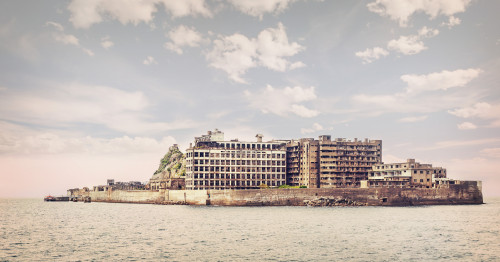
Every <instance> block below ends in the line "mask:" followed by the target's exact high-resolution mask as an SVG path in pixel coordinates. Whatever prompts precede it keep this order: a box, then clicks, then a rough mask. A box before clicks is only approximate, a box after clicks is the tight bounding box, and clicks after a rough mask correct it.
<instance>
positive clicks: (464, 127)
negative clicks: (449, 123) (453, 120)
mask: <svg viewBox="0 0 500 262" xmlns="http://www.w3.org/2000/svg"><path fill="white" fill-rule="evenodd" d="M457 127H458V129H460V130H471V129H476V128H477V126H476V125H474V124H473V123H471V122H463V123H461V124H458V125H457Z"/></svg>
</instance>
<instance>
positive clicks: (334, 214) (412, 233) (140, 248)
mask: <svg viewBox="0 0 500 262" xmlns="http://www.w3.org/2000/svg"><path fill="white" fill-rule="evenodd" d="M499 200H500V199H499ZM499 200H496V202H495V201H493V202H489V204H488V205H480V206H429V207H408V208H405V207H397V208H387V207H357V208H341V207H335V208H307V207H257V208H253V207H252V208H245V207H234V208H231V207H190V206H155V205H129V204H106V203H92V204H89V205H85V206H84V205H78V204H79V203H60V204H61V205H51V204H50V203H49V204H47V203H44V202H42V201H39V200H9V201H5V200H0V221H1V224H2V228H1V231H0V235H1V237H0V239H2V241H1V242H2V244H1V245H3V247H1V249H0V261H3V260H9V261H11V260H12V261H30V260H35V261H45V260H59V261H79V260H82V261H88V260H95V261H102V260H114V261H116V260H127V261H137V260H174V261H186V260H189V261H192V260H196V261H198V260H199V261H233V260H238V261H255V260H266V261H318V260H321V261H325V260H353V261H359V260H361V261H393V260H397V261H401V260H403V261H429V260H437V261H440V260H441V261H453V260H484V261H500V257H499V254H500V247H499V245H498V243H500V237H499V228H500V221H499V220H498V214H500V201H499ZM35 218H36V219H35Z"/></svg>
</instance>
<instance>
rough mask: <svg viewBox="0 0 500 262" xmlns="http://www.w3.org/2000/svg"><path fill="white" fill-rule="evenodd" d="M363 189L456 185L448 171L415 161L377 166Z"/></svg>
mask: <svg viewBox="0 0 500 262" xmlns="http://www.w3.org/2000/svg"><path fill="white" fill-rule="evenodd" d="M368 174H369V175H368V180H367V181H363V186H362V187H425V188H432V187H436V185H437V186H439V185H441V186H442V185H445V184H450V182H451V183H452V184H454V183H455V181H454V180H450V179H448V178H447V177H446V169H445V168H442V167H432V165H431V164H420V163H418V162H415V159H408V160H407V161H406V162H405V163H389V164H383V163H382V164H376V165H373V166H372V170H371V171H369V173H368Z"/></svg>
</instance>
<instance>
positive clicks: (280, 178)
mask: <svg viewBox="0 0 500 262" xmlns="http://www.w3.org/2000/svg"><path fill="white" fill-rule="evenodd" d="M256 137H257V141H256V142H240V141H238V140H237V139H235V140H231V141H224V133H223V132H221V131H219V130H217V129H216V130H215V131H213V132H212V131H208V133H207V135H203V136H201V137H196V138H195V142H194V145H192V144H191V145H190V147H189V148H188V149H187V150H186V189H188V190H204V189H257V188H260V187H263V186H264V187H266V186H269V187H279V186H281V185H285V184H286V142H284V141H269V142H262V137H263V136H262V135H260V134H258V135H257V136H256Z"/></svg>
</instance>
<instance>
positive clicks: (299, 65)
mask: <svg viewBox="0 0 500 262" xmlns="http://www.w3.org/2000/svg"><path fill="white" fill-rule="evenodd" d="M306 66H307V65H306V64H304V63H303V62H301V61H298V62H295V63H292V64H291V65H290V68H289V69H290V70H294V69H297V68H302V67H306Z"/></svg>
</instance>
